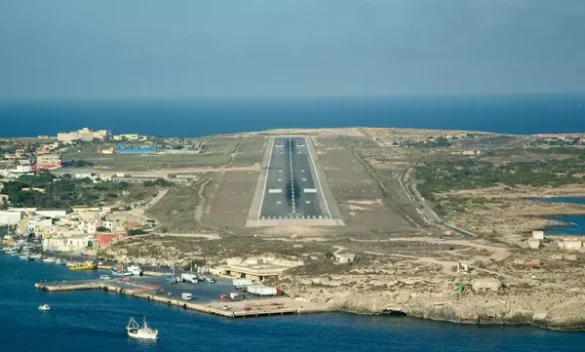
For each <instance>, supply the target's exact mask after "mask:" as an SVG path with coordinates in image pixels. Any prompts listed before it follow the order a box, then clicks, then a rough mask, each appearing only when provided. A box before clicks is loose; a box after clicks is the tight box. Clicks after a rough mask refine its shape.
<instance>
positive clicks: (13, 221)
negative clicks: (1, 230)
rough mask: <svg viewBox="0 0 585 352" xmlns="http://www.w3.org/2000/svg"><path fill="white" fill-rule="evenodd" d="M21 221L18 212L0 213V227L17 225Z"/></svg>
mask: <svg viewBox="0 0 585 352" xmlns="http://www.w3.org/2000/svg"><path fill="white" fill-rule="evenodd" d="M21 219H22V213H21V212H19V211H0V225H18V223H19V222H20V220H21Z"/></svg>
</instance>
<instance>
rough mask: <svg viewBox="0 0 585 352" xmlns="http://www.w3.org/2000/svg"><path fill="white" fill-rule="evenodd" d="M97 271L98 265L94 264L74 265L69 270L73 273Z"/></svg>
mask: <svg viewBox="0 0 585 352" xmlns="http://www.w3.org/2000/svg"><path fill="white" fill-rule="evenodd" d="M95 269H97V264H95V263H92V262H89V261H88V262H83V263H79V264H77V265H73V266H70V267H69V270H71V271H80V270H95Z"/></svg>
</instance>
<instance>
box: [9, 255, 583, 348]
mask: <svg viewBox="0 0 585 352" xmlns="http://www.w3.org/2000/svg"><path fill="white" fill-rule="evenodd" d="M98 275H99V273H98V272H93V273H79V272H78V273H72V272H70V271H68V269H67V268H66V267H62V266H56V265H54V264H46V263H41V262H26V261H23V260H21V259H19V258H18V257H12V256H7V255H3V254H0V326H1V327H2V328H1V329H0V346H1V347H0V351H2V352H29V351H30V352H39V351H42V352H69V351H71V352H73V351H83V352H104V351H108V352H117V351H120V352H132V351H172V352H182V351H209V352H212V351H218V352H219V351H221V352H226V351H241V352H248V351H253V352H273V351H282V352H288V351H290V352H299V351H303V352H313V351H315V352H316V351H318V352H328V351H332V352H340V351H355V352H360V351H367V352H377V351H380V352H381V351H404V352H410V351H437V352H493V351H500V352H525V351H530V352H554V351H559V352H565V351H566V352H568V351H572V352H581V351H583V350H584V348H583V346H585V334H584V333H567V332H553V331H545V330H540V329H536V328H531V327H526V326H476V325H457V324H450V323H441V322H432V321H424V320H419V319H414V318H406V317H405V318H400V317H373V316H363V315H353V314H341V313H331V314H316V315H299V316H282V317H267V318H249V319H235V320H233V319H226V318H222V317H216V316H210V315H204V314H200V313H196V312H191V311H184V310H182V309H179V308H169V307H167V306H165V305H161V304H156V303H150V302H147V301H143V300H138V299H133V298H127V297H122V296H119V295H117V294H113V293H107V292H103V291H84V292H71V293H48V292H43V291H37V290H35V288H34V282H36V281H41V280H47V279H51V280H79V279H83V278H93V277H97V276H98ZM196 287H197V286H195V288H194V289H193V291H194V292H196V291H197V288H196ZM43 303H48V304H49V305H51V307H52V310H51V311H48V312H41V311H39V310H37V307H38V306H39V305H40V304H43ZM130 316H134V317H135V318H137V319H138V320H142V316H146V317H147V319H148V321H149V323H150V325H151V326H152V327H153V328H156V329H158V330H159V336H160V338H159V340H158V341H157V342H156V343H149V342H139V341H136V340H133V339H130V338H128V337H127V336H126V331H125V327H126V324H127V322H128V319H129V317H130Z"/></svg>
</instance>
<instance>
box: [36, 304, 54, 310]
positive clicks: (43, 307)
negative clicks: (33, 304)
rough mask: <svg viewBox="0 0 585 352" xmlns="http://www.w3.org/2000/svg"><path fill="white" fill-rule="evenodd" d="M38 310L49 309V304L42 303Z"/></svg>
mask: <svg viewBox="0 0 585 352" xmlns="http://www.w3.org/2000/svg"><path fill="white" fill-rule="evenodd" d="M39 310H51V306H49V305H48V304H42V305H40V306H39Z"/></svg>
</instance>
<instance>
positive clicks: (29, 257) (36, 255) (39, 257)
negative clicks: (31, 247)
mask: <svg viewBox="0 0 585 352" xmlns="http://www.w3.org/2000/svg"><path fill="white" fill-rule="evenodd" d="M41 258H42V256H41V255H40V254H31V255H29V256H28V260H30V261H34V260H40V259H41Z"/></svg>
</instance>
